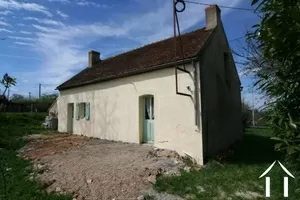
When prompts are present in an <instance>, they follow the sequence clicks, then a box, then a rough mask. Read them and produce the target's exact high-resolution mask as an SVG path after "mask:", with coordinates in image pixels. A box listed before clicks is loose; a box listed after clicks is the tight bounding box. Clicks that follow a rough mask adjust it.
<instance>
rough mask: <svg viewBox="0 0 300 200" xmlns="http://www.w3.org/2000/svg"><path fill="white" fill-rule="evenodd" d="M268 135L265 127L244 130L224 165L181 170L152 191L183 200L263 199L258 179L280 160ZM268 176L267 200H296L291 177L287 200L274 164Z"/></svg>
mask: <svg viewBox="0 0 300 200" xmlns="http://www.w3.org/2000/svg"><path fill="white" fill-rule="evenodd" d="M270 136H271V133H270V130H269V129H266V128H262V129H259V128H251V129H248V130H247V133H246V134H245V136H244V139H243V141H241V142H239V143H238V144H236V145H235V146H234V147H233V150H234V154H233V155H232V156H231V157H230V158H228V159H227V160H226V161H225V162H223V163H221V164H220V163H218V162H216V161H213V160H211V161H210V162H209V163H208V164H207V166H206V167H205V169H203V170H201V171H192V172H189V173H187V172H184V171H182V172H181V176H178V177H161V178H159V179H158V180H157V182H156V185H155V188H156V190H158V191H159V192H167V193H171V194H175V195H179V196H181V197H184V198H186V199H209V200H212V199H216V200H219V199H220V200H221V199H232V200H236V199H251V200H254V199H267V198H265V188H264V187H265V179H264V178H261V179H259V178H258V177H259V176H260V175H261V174H262V173H263V172H264V171H265V170H266V169H267V168H268V167H269V166H270V165H271V164H272V163H273V162H274V160H280V161H281V160H282V159H281V156H280V155H278V154H277V153H275V152H274V151H273V145H274V144H273V141H272V140H270ZM281 163H283V164H284V162H281ZM268 176H270V177H271V198H268V199H295V200H299V199H300V194H299V193H296V192H295V191H296V183H295V180H294V179H292V178H289V198H283V176H286V175H285V174H284V172H283V171H282V170H281V168H280V167H279V166H278V165H274V167H273V169H272V171H271V172H270V173H269V174H268ZM298 188H299V186H298Z"/></svg>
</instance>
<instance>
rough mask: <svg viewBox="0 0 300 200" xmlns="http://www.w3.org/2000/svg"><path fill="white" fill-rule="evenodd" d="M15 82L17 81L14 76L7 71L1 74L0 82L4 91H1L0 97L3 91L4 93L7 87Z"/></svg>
mask: <svg viewBox="0 0 300 200" xmlns="http://www.w3.org/2000/svg"><path fill="white" fill-rule="evenodd" d="M16 83H17V81H16V78H13V77H11V76H9V75H8V74H7V73H5V74H4V75H3V78H2V80H1V84H2V85H3V86H4V88H5V89H4V91H3V94H2V97H4V96H5V93H6V91H7V89H8V88H10V87H11V86H13V85H16Z"/></svg>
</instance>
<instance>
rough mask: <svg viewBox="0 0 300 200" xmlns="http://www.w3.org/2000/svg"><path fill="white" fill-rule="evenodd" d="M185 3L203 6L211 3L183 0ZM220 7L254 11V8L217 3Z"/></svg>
mask: <svg viewBox="0 0 300 200" xmlns="http://www.w3.org/2000/svg"><path fill="white" fill-rule="evenodd" d="M184 2H186V3H191V4H198V5H204V6H210V5H212V4H209V3H202V2H197V1H184ZM218 6H219V7H220V8H229V9H235V10H247V11H253V12H254V11H255V10H254V9H251V8H241V7H233V6H224V5H219V4H218Z"/></svg>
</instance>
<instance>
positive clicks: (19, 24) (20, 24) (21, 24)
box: [17, 23, 25, 26]
mask: <svg viewBox="0 0 300 200" xmlns="http://www.w3.org/2000/svg"><path fill="white" fill-rule="evenodd" d="M17 25H18V26H25V24H23V23H18V24H17Z"/></svg>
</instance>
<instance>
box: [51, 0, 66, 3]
mask: <svg viewBox="0 0 300 200" xmlns="http://www.w3.org/2000/svg"><path fill="white" fill-rule="evenodd" d="M48 1H49V2H59V3H70V0H48Z"/></svg>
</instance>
